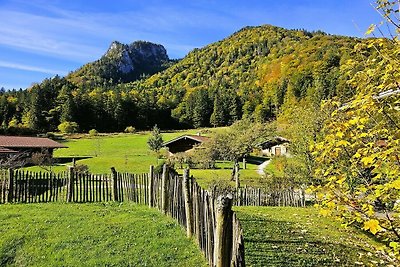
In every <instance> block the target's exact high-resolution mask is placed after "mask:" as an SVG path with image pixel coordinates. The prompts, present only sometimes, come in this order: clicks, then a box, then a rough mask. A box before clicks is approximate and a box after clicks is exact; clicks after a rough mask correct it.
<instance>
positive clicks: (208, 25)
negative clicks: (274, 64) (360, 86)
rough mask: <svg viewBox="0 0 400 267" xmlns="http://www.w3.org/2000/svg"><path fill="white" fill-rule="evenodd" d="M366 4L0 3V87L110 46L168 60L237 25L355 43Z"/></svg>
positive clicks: (206, 0)
mask: <svg viewBox="0 0 400 267" xmlns="http://www.w3.org/2000/svg"><path fill="white" fill-rule="evenodd" d="M373 2H374V1H373V0H243V1H236V0H220V1H217V0H194V1H190V0H187V1H184V0H177V1H173V0H169V1H167V0H165V1H158V0H146V1H143V0H142V1H138V0H113V1H111V0H51V1H49V0H0V18H1V19H0V87H5V88H6V89H11V88H26V87H28V86H30V85H31V84H32V83H33V82H40V81H41V80H43V79H44V78H48V77H52V76H54V75H56V74H59V75H61V76H63V75H66V74H67V73H68V72H70V71H73V70H75V69H77V68H78V67H80V66H82V65H83V64H85V63H87V62H90V61H94V60H96V59H98V58H100V57H101V55H102V54H104V52H105V51H106V50H107V48H108V47H109V45H110V44H111V42H112V41H114V40H117V41H120V42H123V43H131V42H133V41H136V40H146V41H151V42H155V43H159V44H162V45H164V46H165V48H166V49H167V51H168V55H169V56H170V58H182V57H184V56H185V55H186V54H187V53H188V52H189V51H190V50H192V49H193V48H199V47H203V46H204V45H207V44H209V43H212V42H215V41H218V40H221V39H223V38H225V37H227V36H229V35H231V34H232V33H234V32H235V31H237V30H239V29H241V28H243V27H245V26H255V25H262V24H272V25H276V26H281V27H285V28H289V29H294V28H295V29H298V28H304V29H307V30H323V31H325V32H327V33H330V34H339V35H349V36H358V37H362V36H363V35H364V32H365V31H366V30H367V28H368V26H369V25H370V24H372V23H378V22H379V21H381V18H380V17H379V15H378V13H377V12H376V11H375V10H374V9H373V8H372V6H371V4H373Z"/></svg>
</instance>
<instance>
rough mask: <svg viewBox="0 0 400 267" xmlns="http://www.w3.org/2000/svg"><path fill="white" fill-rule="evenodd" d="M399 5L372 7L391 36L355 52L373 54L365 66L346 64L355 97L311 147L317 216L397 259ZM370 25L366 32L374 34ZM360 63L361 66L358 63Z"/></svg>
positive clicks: (381, 2) (337, 111) (337, 108)
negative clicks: (381, 245) (357, 230)
mask: <svg viewBox="0 0 400 267" xmlns="http://www.w3.org/2000/svg"><path fill="white" fill-rule="evenodd" d="M399 4H400V1H386V0H378V1H377V9H378V11H380V12H381V14H382V15H383V17H384V18H385V19H386V20H387V21H388V22H389V24H390V25H391V26H394V27H395V32H396V36H394V38H393V39H392V40H387V39H383V38H377V39H371V40H369V41H368V43H366V44H359V45H357V46H356V47H355V52H356V53H359V54H365V53H373V54H374V57H371V58H369V59H368V60H367V61H365V63H360V62H357V61H349V62H348V63H347V68H346V69H347V72H348V75H349V76H350V77H351V79H350V80H349V82H348V83H349V85H350V86H351V87H352V88H353V90H355V92H356V95H355V96H354V97H353V98H352V99H351V100H350V101H348V102H346V103H341V102H339V101H334V100H331V101H328V102H327V103H326V104H325V105H324V107H325V108H326V107H328V108H331V107H335V110H334V111H333V112H332V113H331V116H330V118H329V119H328V120H326V122H325V123H324V127H323V134H324V139H323V140H320V141H319V142H317V143H316V144H315V146H314V147H313V149H314V155H315V157H316V162H317V164H318V168H317V170H316V175H317V176H319V177H320V178H321V183H318V184H316V185H315V186H314V188H313V189H314V190H315V191H316V192H317V196H318V199H319V200H320V203H319V206H320V207H321V213H322V214H334V215H337V216H338V217H340V218H341V219H342V220H343V223H344V224H353V225H358V226H360V227H362V228H363V229H364V230H366V231H369V232H371V233H372V234H374V235H376V236H377V237H378V238H380V239H381V240H383V241H385V242H386V244H387V245H388V248H389V249H390V250H391V255H394V256H395V257H397V258H398V259H400V254H399V249H400V220H399V219H398V218H399V216H400V205H399V203H398V201H399V195H400V159H399V152H400V136H399V132H400V114H399V109H400V100H399V95H400V85H399V83H398V81H399V80H400V73H399V71H398V70H399V69H400V60H399V59H398V57H397V56H396V55H399V53H400V40H399V37H400V36H399V33H400V26H399V25H400V24H399V22H400V20H399V19H398V13H397V12H396V11H395V10H398V5H399ZM374 28H375V26H372V27H371V28H370V30H369V31H368V32H369V33H370V32H372V31H373V29H374ZM361 64H365V65H361Z"/></svg>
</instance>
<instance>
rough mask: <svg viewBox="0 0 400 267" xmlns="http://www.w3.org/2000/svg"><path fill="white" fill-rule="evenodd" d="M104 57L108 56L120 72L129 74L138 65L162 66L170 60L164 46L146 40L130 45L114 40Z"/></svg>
mask: <svg viewBox="0 0 400 267" xmlns="http://www.w3.org/2000/svg"><path fill="white" fill-rule="evenodd" d="M103 58H108V59H110V61H111V64H113V65H115V66H116V67H117V69H118V71H119V72H121V73H123V74H128V73H130V72H133V71H135V69H136V68H137V67H138V65H147V66H153V67H157V66H161V65H162V64H163V63H166V62H168V61H169V58H168V55H167V51H166V50H165V48H164V46H162V45H159V44H154V43H150V42H145V41H136V42H133V43H131V44H130V45H126V44H122V43H120V42H117V41H114V42H112V43H111V45H110V48H109V49H108V51H107V53H106V54H105V55H104V56H103Z"/></svg>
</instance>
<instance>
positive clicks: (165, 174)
mask: <svg viewBox="0 0 400 267" xmlns="http://www.w3.org/2000/svg"><path fill="white" fill-rule="evenodd" d="M161 186H162V190H161V211H162V212H163V213H164V214H167V211H168V168H167V164H164V165H163V172H162V181H161Z"/></svg>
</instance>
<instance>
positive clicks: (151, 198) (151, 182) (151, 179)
mask: <svg viewBox="0 0 400 267" xmlns="http://www.w3.org/2000/svg"><path fill="white" fill-rule="evenodd" d="M153 187H154V166H153V165H150V171H149V187H148V192H149V208H152V207H154V195H153Z"/></svg>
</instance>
